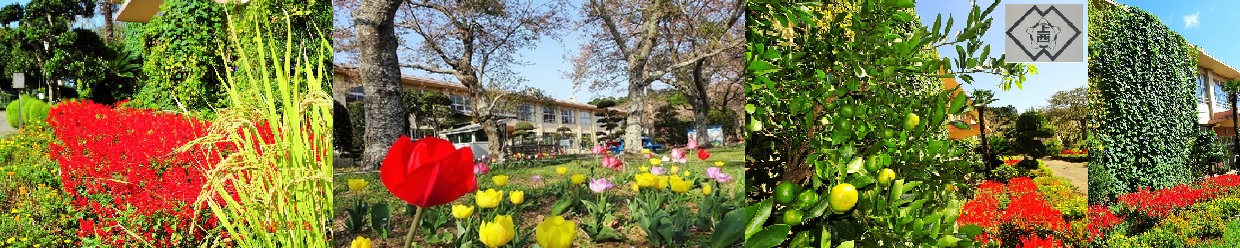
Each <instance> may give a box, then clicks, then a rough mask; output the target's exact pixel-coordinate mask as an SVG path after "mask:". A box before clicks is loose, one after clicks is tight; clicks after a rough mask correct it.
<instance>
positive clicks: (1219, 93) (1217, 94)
mask: <svg viewBox="0 0 1240 248" xmlns="http://www.w3.org/2000/svg"><path fill="white" fill-rule="evenodd" d="M1214 103H1217V104H1218V106H1219V108H1220V109H1231V102H1228V101H1227V92H1225V91H1223V82H1222V81H1218V80H1214Z"/></svg>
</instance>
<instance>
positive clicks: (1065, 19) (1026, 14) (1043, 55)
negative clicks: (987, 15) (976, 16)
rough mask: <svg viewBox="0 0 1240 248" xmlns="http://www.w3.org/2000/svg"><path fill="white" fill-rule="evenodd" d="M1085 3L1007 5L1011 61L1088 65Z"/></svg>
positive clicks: (1006, 20)
mask: <svg viewBox="0 0 1240 248" xmlns="http://www.w3.org/2000/svg"><path fill="white" fill-rule="evenodd" d="M1084 6H1085V5H1084V4H1005V5H1004V8H1006V15H1005V16H1004V17H1005V18H1006V19H1005V24H1006V27H1007V32H1006V33H1007V38H1008V39H1006V40H1005V41H1004V46H1005V47H1004V52H1005V55H1007V62H1085V60H1084V53H1085V48H1084V44H1083V43H1084V41H1085V37H1082V36H1084V35H1085V30H1083V27H1084V24H1085V20H1084V16H1085V12H1084V8H1085V7H1084Z"/></svg>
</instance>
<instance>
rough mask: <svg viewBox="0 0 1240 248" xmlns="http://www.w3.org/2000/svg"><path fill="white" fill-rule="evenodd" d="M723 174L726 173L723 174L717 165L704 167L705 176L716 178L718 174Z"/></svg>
mask: <svg viewBox="0 0 1240 248" xmlns="http://www.w3.org/2000/svg"><path fill="white" fill-rule="evenodd" d="M724 175H727V174H724V173H723V170H721V169H719V167H710V168H706V178H710V179H716V178H719V176H724Z"/></svg>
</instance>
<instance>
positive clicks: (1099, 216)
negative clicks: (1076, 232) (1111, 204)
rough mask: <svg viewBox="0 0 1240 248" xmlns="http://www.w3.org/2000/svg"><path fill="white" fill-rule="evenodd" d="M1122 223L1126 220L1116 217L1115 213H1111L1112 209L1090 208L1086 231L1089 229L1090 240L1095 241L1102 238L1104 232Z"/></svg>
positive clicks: (1103, 207) (1099, 206) (1097, 206)
mask: <svg viewBox="0 0 1240 248" xmlns="http://www.w3.org/2000/svg"><path fill="white" fill-rule="evenodd" d="M1121 222H1124V219H1123V218H1120V217H1118V216H1115V214H1114V213H1111V209H1109V208H1107V207H1106V206H1101V205H1093V206H1090V207H1089V224H1087V225H1086V229H1089V240H1090V241H1093V240H1094V239H1095V238H1101V237H1102V233H1103V232H1105V231H1107V230H1110V229H1111V228H1113V227H1115V225H1118V224H1119V223H1121Z"/></svg>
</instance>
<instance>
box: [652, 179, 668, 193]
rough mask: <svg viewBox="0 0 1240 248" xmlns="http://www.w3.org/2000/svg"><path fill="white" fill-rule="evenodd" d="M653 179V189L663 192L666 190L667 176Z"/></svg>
mask: <svg viewBox="0 0 1240 248" xmlns="http://www.w3.org/2000/svg"><path fill="white" fill-rule="evenodd" d="M654 179H655V180H654V189H657V190H663V189H666V188H667V180H668V179H667V176H659V177H655V178H654Z"/></svg>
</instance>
